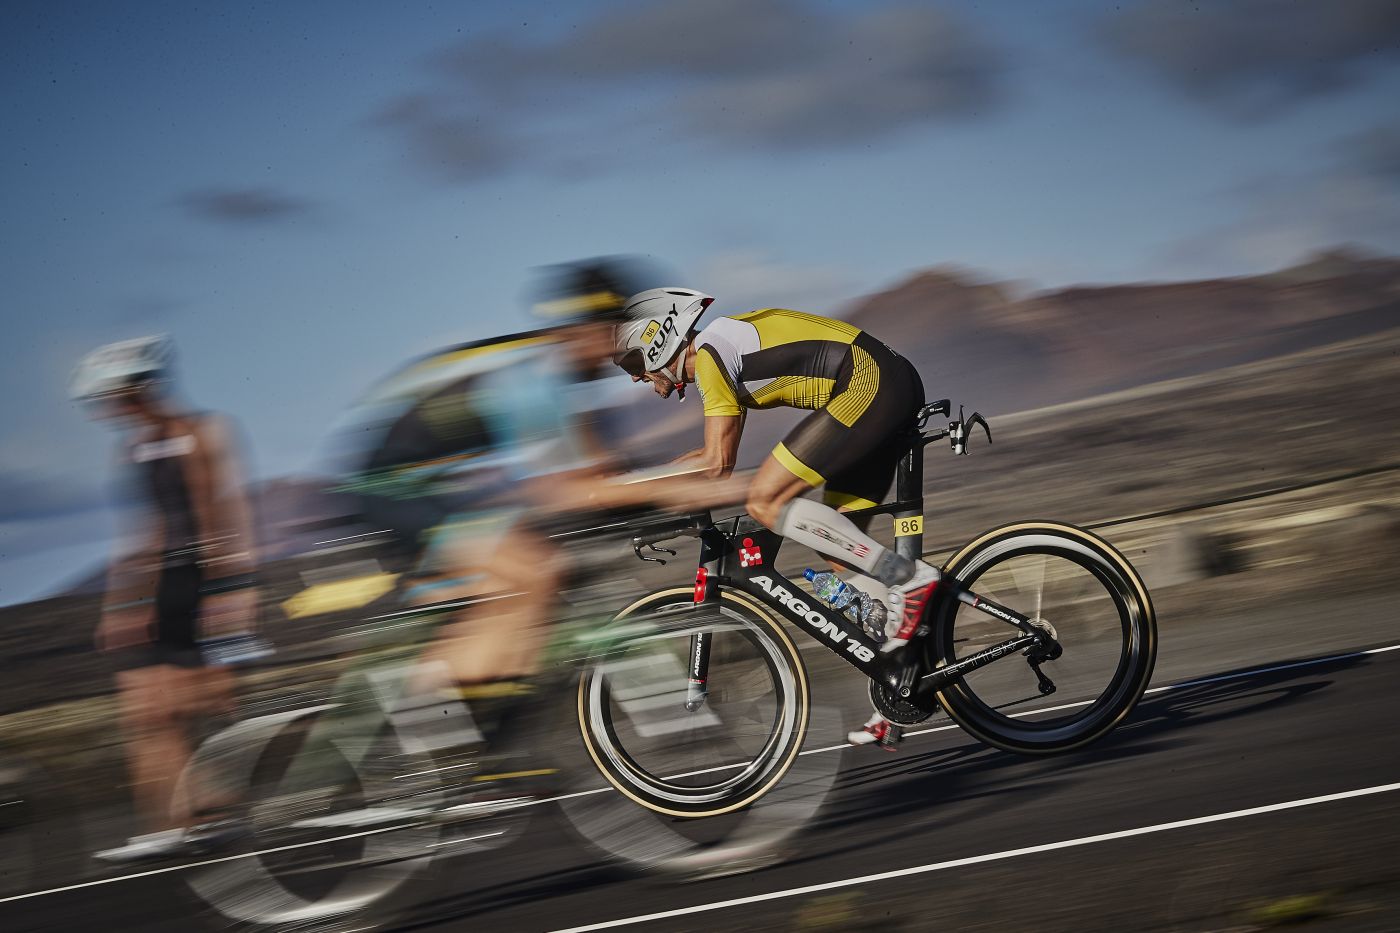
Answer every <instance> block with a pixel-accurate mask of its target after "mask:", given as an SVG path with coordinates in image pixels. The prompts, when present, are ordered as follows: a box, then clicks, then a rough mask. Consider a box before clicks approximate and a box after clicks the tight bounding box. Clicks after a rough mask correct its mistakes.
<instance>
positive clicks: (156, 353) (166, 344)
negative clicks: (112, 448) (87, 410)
mask: <svg viewBox="0 0 1400 933" xmlns="http://www.w3.org/2000/svg"><path fill="white" fill-rule="evenodd" d="M174 356H175V348H174V345H173V344H172V343H171V341H170V338H169V337H166V336H163V335H162V336H156V337H137V338H135V339H134V340H123V341H121V342H119V343H112V344H108V345H107V346H105V347H98V348H97V349H96V350H93V351H92V352H91V353H89V354H88V355H87V356H85V357H83V359H82V361H81V362H80V363H78V366H77V368H76V369H74V370H73V376H72V378H71V379H70V380H69V382H68V394H69V396H70V397H71V398H73V399H74V400H75V401H90V400H92V399H96V398H100V397H101V396H103V395H109V394H111V393H113V392H121V391H124V390H126V389H133V388H139V387H145V386H149V385H152V384H154V383H159V382H164V381H165V380H167V379H169V378H170V365H171V362H172V360H173V359H174Z"/></svg>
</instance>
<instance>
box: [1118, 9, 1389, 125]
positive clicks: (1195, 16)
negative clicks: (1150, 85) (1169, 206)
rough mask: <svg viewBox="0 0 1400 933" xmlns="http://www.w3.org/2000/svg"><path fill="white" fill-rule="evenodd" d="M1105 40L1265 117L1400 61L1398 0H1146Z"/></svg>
mask: <svg viewBox="0 0 1400 933" xmlns="http://www.w3.org/2000/svg"><path fill="white" fill-rule="evenodd" d="M1100 33H1101V37H1102V39H1103V40H1104V41H1105V42H1106V43H1107V44H1108V45H1109V46H1110V47H1111V48H1114V49H1116V50H1117V51H1119V52H1121V53H1123V54H1124V55H1125V56H1126V57H1127V58H1129V59H1130V60H1132V61H1134V62H1137V63H1139V64H1141V65H1143V66H1145V67H1147V68H1149V69H1151V70H1152V71H1154V72H1156V73H1157V74H1158V75H1159V76H1160V77H1162V78H1163V79H1165V80H1166V81H1168V82H1170V83H1171V84H1172V85H1174V86H1175V87H1177V88H1178V89H1180V90H1181V91H1182V92H1184V93H1186V94H1188V95H1190V96H1191V97H1193V98H1196V99H1198V100H1200V101H1202V102H1204V103H1208V104H1211V105H1213V106H1220V107H1225V108H1229V109H1230V110H1232V111H1234V112H1235V113H1236V114H1241V115H1252V116H1262V115H1267V114H1270V113H1273V112H1276V111H1278V110H1280V109H1282V108H1284V107H1287V106H1289V105H1291V104H1293V103H1296V102H1297V101H1300V100H1303V99H1305V98H1309V97H1314V96H1318V95H1322V94H1328V93H1331V92H1335V91H1338V90H1341V89H1343V88H1346V87H1348V86H1350V85H1352V84H1354V83H1356V82H1357V81H1359V80H1360V79H1361V78H1362V77H1363V76H1364V75H1365V74H1366V70H1367V68H1368V67H1370V66H1373V65H1375V64H1377V63H1379V62H1386V61H1388V62H1392V63H1394V62H1397V61H1400V4H1397V3H1395V2H1394V0H1328V2H1325V3H1314V2H1295V0H1236V2H1234V3H1222V4H1205V3H1184V2H1181V0H1145V2H1141V3H1138V4H1136V5H1134V6H1131V7H1128V8H1127V9H1124V10H1121V11H1118V12H1114V13H1112V14H1108V15H1106V16H1105V17H1104V18H1103V19H1102V21H1101V22H1100Z"/></svg>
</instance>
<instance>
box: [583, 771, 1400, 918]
mask: <svg viewBox="0 0 1400 933" xmlns="http://www.w3.org/2000/svg"><path fill="white" fill-rule="evenodd" d="M1397 790H1400V783H1397V784H1378V785H1376V786H1374V787H1361V788H1358V789H1356V790H1348V791H1342V792H1341V793H1337V794H1324V795H1322V796H1320V797H1305V798H1303V799H1301V800H1289V801H1285V802H1284V803H1272V804H1269V805H1267V806H1263V807H1250V808H1248V809H1246V810H1231V811H1229V812H1228V813H1213V814H1211V815H1210V816H1197V817H1193V818H1191V819H1189V820H1175V821H1173V822H1171V823H1157V824H1155V825H1153V826H1139V827H1137V828H1136V829H1124V830H1120V831H1118V832H1113V833H1099V834H1097V835H1094V836H1081V837H1080V838H1078V839H1064V840H1061V841H1060V842H1048V843H1045V844H1044V845H1038V846H1025V847H1023V848H1020V849H1007V850H1005V851H1003V852H989V853H987V854H986V855H973V856H969V857H968V858H959V859H950V860H949V861H946V862H933V863H931V864H929V865H915V866H914V867H912V868H900V869H896V870H895V871H883V872H880V873H878V874H874V875H862V876H860V877H859V878H845V879H842V880H840V881H828V882H826V883H824V884H809V885H806V886H805V887H801V888H788V889H786V890H783V891H770V892H769V893H767V894H755V895H752V896H750V897H736V898H734V899H732V900H728V901H715V902H713V903H710V904H697V905H695V906H694V907H681V908H677V909H675V910H663V911H659V912H657V913H654V914H642V915H641V916H637V917H624V918H623V919H621V920H606V921H604V922H602V923H590V924H588V925H587V926H581V927H569V928H568V929H561V930H558V931H556V933H588V931H590V930H608V929H612V928H614V927H621V926H630V925H632V924H634V923H647V922H649V921H652V920H666V919H669V918H671V917H683V916H686V915H687V914H698V913H705V912H707V911H711V910H723V909H725V908H727V907H740V906H742V905H744V904H758V903H761V902H763V901H775V900H779V899H782V898H787V897H800V896H801V895H803V894H815V893H817V892H819V891H831V890H834V889H836V888H849V887H852V886H854V885H860V884H874V883H876V882H879V881H891V880H893V879H895V878H907V877H909V876H910V875H923V874H927V873H929V872H934V871H945V870H947V869H950V868H962V867H964V866H967V865H979V864H981V863H983V862H996V861H1001V860H1003V859H1010V858H1018V857H1020V856H1022V855H1035V854H1037V853H1040V852H1054V851H1055V850H1057V849H1071V848H1075V847H1077V846H1087V845H1094V844H1096V843H1100V842H1111V841H1113V840H1115V839H1130V838H1132V837H1133V836H1146V835H1148V834H1150V833H1163V832H1168V831H1170V830H1173V829H1186V828H1188V827H1191V826H1204V825H1206V824H1208V823H1220V822H1224V821H1225V820H1238V819H1243V818H1244V817H1248V816H1259V815H1260V814H1263V813H1277V812H1278V811H1280V810H1294V809H1297V808H1299V807H1313V806H1317V805H1319V804H1324V803H1333V802H1335V801H1338V800H1350V799H1352V798H1356V797H1367V796H1370V795H1372V794H1386V793H1390V792H1392V791H1397Z"/></svg>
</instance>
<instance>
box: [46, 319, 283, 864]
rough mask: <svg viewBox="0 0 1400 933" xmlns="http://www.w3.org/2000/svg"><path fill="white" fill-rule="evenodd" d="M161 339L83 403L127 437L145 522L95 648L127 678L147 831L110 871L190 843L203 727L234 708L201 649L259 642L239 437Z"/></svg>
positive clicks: (87, 377) (124, 351)
mask: <svg viewBox="0 0 1400 933" xmlns="http://www.w3.org/2000/svg"><path fill="white" fill-rule="evenodd" d="M172 353H173V348H172V345H171V342H170V340H169V339H168V338H166V337H163V336H157V337H141V338H137V339H134V340H126V341H122V342H120V343H114V344H111V345H108V346H104V347H101V348H99V349H97V350H94V351H93V352H92V353H90V354H89V355H88V356H87V357H85V358H84V359H83V360H82V362H81V363H80V364H79V365H78V367H77V369H76V371H75V372H74V373H73V378H72V382H71V386H70V388H71V394H72V397H73V398H74V399H75V400H79V401H82V402H84V403H85V404H87V405H88V406H89V407H90V409H91V412H92V415H93V417H94V418H97V419H99V420H102V421H104V422H105V423H107V424H108V425H110V426H112V427H114V428H116V429H117V430H118V431H120V432H121V443H120V448H119V452H118V457H117V461H118V466H119V469H120V471H121V472H122V474H124V476H123V479H124V485H125V487H126V488H127V490H128V491H129V493H130V495H131V497H132V498H133V500H134V505H135V510H134V518H133V520H132V521H131V522H130V525H129V527H128V528H127V529H126V534H125V535H124V540H123V542H122V547H121V550H120V552H119V553H118V555H117V556H116V557H115V558H114V559H113V560H112V561H111V563H110V569H109V571H108V578H107V588H106V596H105V598H104V600H103V606H102V621H101V623H100V624H99V626H98V629H97V647H98V649H99V650H101V651H104V652H108V653H110V655H111V657H112V658H113V660H114V662H115V664H116V667H117V675H116V680H117V689H118V693H119V694H120V702H121V721H122V729H123V732H124V734H125V741H126V749H127V767H128V770H129V775H130V779H131V784H132V790H133V794H134V796H135V799H136V804H137V810H138V812H139V814H140V817H141V819H142V820H143V822H144V823H145V829H146V832H144V833H143V834H141V835H137V836H133V837H132V838H131V839H130V840H129V841H128V842H127V844H126V845H124V846H121V847H119V848H115V849H109V850H106V851H103V852H99V853H97V857H98V858H101V859H104V860H108V861H131V860H134V859H141V858H156V857H162V856H167V855H173V854H177V853H179V852H181V851H182V850H185V849H186V848H188V847H189V846H190V844H191V840H190V838H189V834H188V833H187V832H186V829H185V827H186V826H188V825H189V822H190V817H191V815H192V814H190V813H189V812H187V806H186V804H185V802H184V801H182V800H177V799H175V788H176V783H177V781H178V779H179V775H180V772H181V770H182V768H183V767H184V765H185V762H186V761H187V760H188V758H189V755H190V751H191V736H190V728H191V726H192V724H193V722H194V720H195V719H196V718H197V717H199V716H202V715H207V714H209V713H213V712H216V711H219V710H222V709H226V708H227V707H228V705H229V703H230V701H231V699H232V688H233V682H232V674H231V672H230V671H229V670H227V669H226V668H222V667H211V666H208V665H207V664H206V663H205V661H204V658H203V656H202V655H201V652H200V641H201V640H202V639H208V638H211V637H216V636H220V635H231V634H239V633H246V632H247V631H249V630H250V628H251V625H252V622H253V619H254V615H255V610H256V606H257V590H256V588H255V585H254V584H255V581H254V577H253V572H254V569H255V562H254V542H253V534H252V522H251V510H250V509H249V506H248V500H247V497H246V495H245V493H244V491H243V477H242V473H241V468H240V461H239V457H238V455H237V451H236V448H235V444H234V437H233V431H232V428H231V426H230V424H229V423H228V421H227V420H226V419H225V418H223V417H222V416H219V415H215V414H212V413H209V412H195V411H191V410H188V409H186V408H185V407H183V406H182V405H181V404H179V402H178V401H177V400H176V399H175V398H174V396H173V394H172V392H171V391H170V370H171V362H172Z"/></svg>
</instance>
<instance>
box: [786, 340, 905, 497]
mask: <svg viewBox="0 0 1400 933" xmlns="http://www.w3.org/2000/svg"><path fill="white" fill-rule="evenodd" d="M851 346H852V350H853V352H852V353H851V356H850V359H849V360H848V362H847V363H846V365H845V366H844V367H843V368H842V370H841V371H840V372H839V373H838V375H837V379H836V384H835V385H834V386H833V387H832V390H831V398H830V400H829V401H828V402H827V403H826V405H825V406H824V407H823V408H820V409H818V410H817V411H814V412H812V413H811V414H810V415H808V416H807V417H806V418H803V419H802V421H800V422H799V423H798V424H797V426H796V427H795V428H793V429H792V431H791V432H789V434H788V436H787V437H786V438H784V439H783V442H782V443H781V444H779V445H778V446H777V447H775V448H774V449H773V457H774V458H775V459H776V460H777V461H778V462H779V463H781V464H782V465H783V466H785V467H787V468H788V469H789V470H791V471H792V473H793V475H795V476H797V477H799V478H801V479H804V480H806V481H807V482H809V483H811V484H812V485H813V486H821V485H825V486H826V490H825V499H826V502H827V503H828V504H829V505H834V506H848V507H850V508H856V509H859V508H868V507H871V506H874V505H878V504H879V503H880V502H881V501H883V500H884V497H885V494H886V493H887V492H888V491H889V488H890V483H891V481H892V480H893V479H894V472H895V468H896V467H897V466H898V465H899V460H900V458H901V457H903V456H904V454H905V452H906V451H907V450H908V444H907V443H905V439H906V437H907V435H908V434H909V432H911V431H912V430H913V429H914V419H915V417H916V416H917V415H918V412H919V409H920V408H921V407H923V404H924V384H923V381H922V380H921V379H920V378H919V373H918V370H916V369H915V368H914V366H913V364H912V363H910V362H909V361H908V360H906V359H905V358H904V357H902V356H900V355H899V354H898V353H895V352H894V351H893V350H891V349H890V348H889V347H887V346H885V345H884V344H883V343H881V342H880V341H878V340H876V339H875V338H873V337H871V336H870V335H869V334H866V333H861V334H860V335H859V336H857V337H856V339H855V341H854V342H853V343H852V344H851ZM856 350H860V351H863V352H854V351H856Z"/></svg>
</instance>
